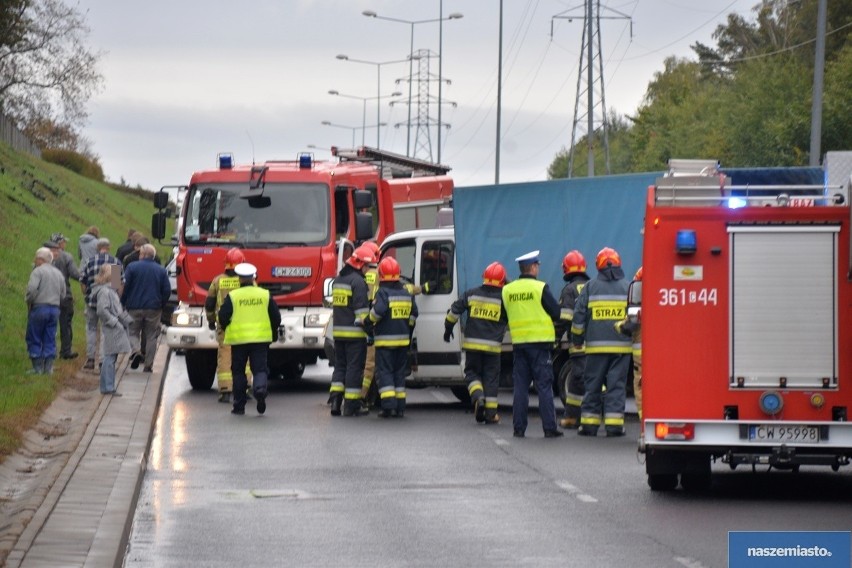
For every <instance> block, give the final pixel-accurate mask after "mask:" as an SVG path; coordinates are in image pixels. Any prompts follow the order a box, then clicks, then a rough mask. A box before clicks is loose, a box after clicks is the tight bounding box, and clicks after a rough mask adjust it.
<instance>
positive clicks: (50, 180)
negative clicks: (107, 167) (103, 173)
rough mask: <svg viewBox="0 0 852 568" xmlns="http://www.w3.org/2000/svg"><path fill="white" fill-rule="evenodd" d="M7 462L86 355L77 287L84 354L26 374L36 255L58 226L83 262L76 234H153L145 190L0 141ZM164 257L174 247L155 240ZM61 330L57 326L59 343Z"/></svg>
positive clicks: (78, 337) (78, 340)
mask: <svg viewBox="0 0 852 568" xmlns="http://www.w3.org/2000/svg"><path fill="white" fill-rule="evenodd" d="M0 201H2V205H0V244H2V246H0V267H2V268H0V289H2V293H0V462H2V461H3V460H4V459H5V458H6V456H8V455H9V454H10V453H12V452H13V451H14V450H15V449H16V448H17V447H18V445H19V443H20V439H21V435H22V434H23V433H24V432H25V431H26V430H27V429H28V428H30V427H31V426H33V425H34V424H35V423H36V422H37V421H38V418H39V416H41V414H42V412H43V411H44V410H45V409H46V408H47V407H48V406H49V405H50V403H51V402H52V401H53V399H54V397H55V396H56V394H57V392H58V391H59V389H60V388H61V387H62V385H63V384H73V382H74V375H75V373H76V372H77V371H78V370H79V368H80V367H81V366H82V365H83V363H84V362H85V353H86V333H85V317H84V315H83V313H84V312H83V294H82V293H81V291H80V286H79V284H78V283H77V282H74V281H71V286H72V291H73V293H74V301H75V306H74V319H73V326H74V351H77V352H78V353H80V354H81V355H80V357H78V358H77V359H72V360H69V361H64V360H61V359H57V360H56V365H55V370H54V373H53V375H51V376H47V375H27V374H26V371H27V369H29V368H30V360H29V358H28V354H27V347H26V341H25V339H24V338H25V335H26V326H27V308H26V303H25V302H24V293H25V292H26V288H27V280H28V279H29V273H30V270H32V262H33V257H34V256H35V251H36V249H37V248H38V247H40V246H41V245H42V243H44V241H46V240H48V239H49V238H50V236H51V234H52V233H55V232H61V233H63V234H64V235H65V236H66V237H67V238H68V243H67V247H66V250H67V252H69V253H70V254H71V256H73V257H74V259H75V261H77V262H79V258H78V257H77V239H78V237H79V236H80V235H81V234H83V233H84V232H85V231H86V229H87V228H88V227H89V226H91V225H95V226H97V227H98V228H99V229H100V232H101V236H103V237H107V238H109V239H110V241H112V243H113V247H112V252H113V253H114V252H115V250H116V249H117V248H118V246H119V245H120V244H122V243H123V242H124V241H125V240H126V238H127V231H128V229H129V228H130V227H133V228H135V229H137V230H139V231H141V232H142V233H144V234H150V230H151V214H152V213H153V205H152V199H151V197H150V196H149V195H145V194H144V192H140V191H139V190H130V191H124V190H122V189H121V188H116V187H112V186H109V185H106V184H103V183H99V182H96V181H93V180H90V179H87V178H84V177H81V176H79V175H77V174H75V173H73V172H71V171H69V170H66V169H64V168H62V167H60V166H56V165H54V164H49V163H47V162H44V161H42V160H39V159H37V158H35V157H33V156H30V155H28V154H20V153H17V152H15V151H13V150H12V149H11V148H10V147H9V146H8V145H7V144H4V143H0ZM154 245H155V246H156V247H157V249H158V252H159V255H160V258H161V259H163V260H164V261H165V259H167V258H169V255H170V253H171V247H170V246H167V245H160V244H159V243H156V242H155V243H154ZM58 347H59V337H58V333H57V349H58Z"/></svg>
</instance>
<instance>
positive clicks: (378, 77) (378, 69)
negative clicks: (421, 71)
mask: <svg viewBox="0 0 852 568" xmlns="http://www.w3.org/2000/svg"><path fill="white" fill-rule="evenodd" d="M337 59H340V60H341V61H351V62H352V63H363V64H365V65H375V66H376V86H377V91H376V97H375V99H376V124H379V123H380V121H381V113H382V106H381V101H380V99H381V98H382V65H390V64H392V63H405V62H406V61H409V60H410V59H419V57H413V56H411V55H409V56H408V58H406V59H394V60H393V61H367V60H365V59H352V58H351V57H349V56H348V55H344V54H340V55H338V56H337ZM381 130H382V129H381V128H377V129H376V149H377V150H378V149H379V148H380V147H381V146H380V145H379V136H380V134H379V133H380V132H381Z"/></svg>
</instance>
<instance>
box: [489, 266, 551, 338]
mask: <svg viewBox="0 0 852 568" xmlns="http://www.w3.org/2000/svg"><path fill="white" fill-rule="evenodd" d="M503 305H504V306H506V315H507V316H508V318H509V332H510V333H511V334H512V343H513V344H516V343H550V344H552V343H553V342H554V341H555V340H556V332H555V331H554V328H553V321H554V320H558V319H559V313H560V308H559V303H558V302H557V301H556V298H554V297H553V295H552V294H551V293H550V288H548V286H547V284H546V283H545V282H542V281H540V280H536V279H535V278H534V277H532V276H528V275H524V274H522V275H521V277H520V278H518V279H517V280H515V281H513V282H510V283H508V284H506V285H505V286H503Z"/></svg>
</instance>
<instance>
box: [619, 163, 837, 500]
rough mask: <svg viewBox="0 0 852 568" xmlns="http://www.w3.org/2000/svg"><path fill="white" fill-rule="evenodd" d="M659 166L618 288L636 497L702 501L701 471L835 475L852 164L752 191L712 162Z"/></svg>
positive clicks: (772, 172) (771, 177) (773, 173)
mask: <svg viewBox="0 0 852 568" xmlns="http://www.w3.org/2000/svg"><path fill="white" fill-rule="evenodd" d="M669 165H670V170H669V172H668V173H667V174H666V175H665V176H663V177H661V178H659V179H658V180H657V182H656V184H655V185H652V186H651V187H649V188H648V193H647V202H646V217H645V227H644V243H643V247H644V248H643V279H642V282H641V284H638V283H634V286H633V289H632V290H631V297H632V299H633V304H634V305H633V308H634V309H633V310H631V312H630V313H632V314H633V315H634V317H639V318H641V325H642V343H643V347H642V352H643V374H642V376H643V379H642V381H643V385H642V387H643V401H642V434H641V437H640V440H639V451H640V452H642V453H644V455H645V467H646V472H647V476H648V485H649V486H650V488H651V489H652V490H655V491H659V490H672V489H675V488H676V487H677V485H678V483H680V484H681V486H682V487H683V488H684V489H686V490H701V489H706V488H707V487H709V485H710V483H711V462H715V461H716V460H720V461H721V462H722V463H724V464H728V465H729V466H730V468H731V469H733V468H736V467H737V466H739V465H749V466H752V467H757V466H759V465H765V466H768V467H769V468H776V469H791V470H798V469H799V467H800V466H802V465H805V466H810V465H820V466H830V467H831V468H832V469H834V470H835V471H836V470H837V469H839V467H840V466H845V465H848V464H849V463H850V458H852V424H850V423H849V422H848V419H849V410H850V408H852V261H851V259H850V255H852V248H850V239H852V232H850V221H852V219H850V212H852V210H850V207H849V199H850V172H852V152H834V153H829V154H828V155H827V157H826V162H825V165H824V169H819V168H798V170H802V171H801V172H798V173H800V174H802V175H804V178H803V177H802V175H799V176H798V179H797V177H796V176H793V177H790V176H789V175H788V174H790V172H789V171H787V170H790V169H789V168H762V169H760V171H759V172H758V173H759V174H760V176H759V179H762V180H763V181H762V182H755V181H754V180H755V179H758V178H752V179H749V178H748V177H747V176H745V177H744V176H740V179H739V180H738V174H737V170H729V171H727V172H726V171H723V170H721V169H720V167H719V164H718V163H717V162H715V161H712V160H711V161H706V160H703V161H702V160H672V161H671V162H670V164H669ZM807 170H811V171H807ZM805 174H807V175H805ZM784 178H789V179H784ZM741 180H745V181H741ZM637 288H638V289H637ZM639 297H641V299H642V301H641V311H639V310H637V309H636V308H638V305H637V304H639V301H638V298H639Z"/></svg>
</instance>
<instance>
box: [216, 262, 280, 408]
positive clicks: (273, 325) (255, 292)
mask: <svg viewBox="0 0 852 568" xmlns="http://www.w3.org/2000/svg"><path fill="white" fill-rule="evenodd" d="M234 272H235V273H236V275H237V276H238V277H239V279H240V287H239V288H236V289H234V290H231V292H230V293H229V294H228V296H227V297H226V298H225V301H224V302H223V303H222V307H221V309H220V310H219V325H221V326H222V329H224V330H225V344H226V345H230V346H231V374H232V375H233V379H234V407H233V409H232V410H231V413H232V414H237V415H243V414H245V413H246V411H245V407H246V380H247V379H246V361H248V362H249V364H250V365H251V372H252V375H254V397H255V398H256V399H257V412H258V413H259V414H263V413H264V412H266V387H267V384H266V383H267V377H268V373H269V371H268V369H267V355H268V351H269V344H270V343H271V342H273V341H275V340H276V339H278V326H279V325H281V314H280V313H279V311H278V306H277V305H276V304H275V302H274V301H273V300H272V294H271V293H270V292H269V290H265V289H263V288H260V287H258V286H256V285H255V283H254V278H255V275H256V274H257V268H255V267H254V265H252V264H248V263H246V262H243V263H240V264H238V265H237V266H235V267H234Z"/></svg>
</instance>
